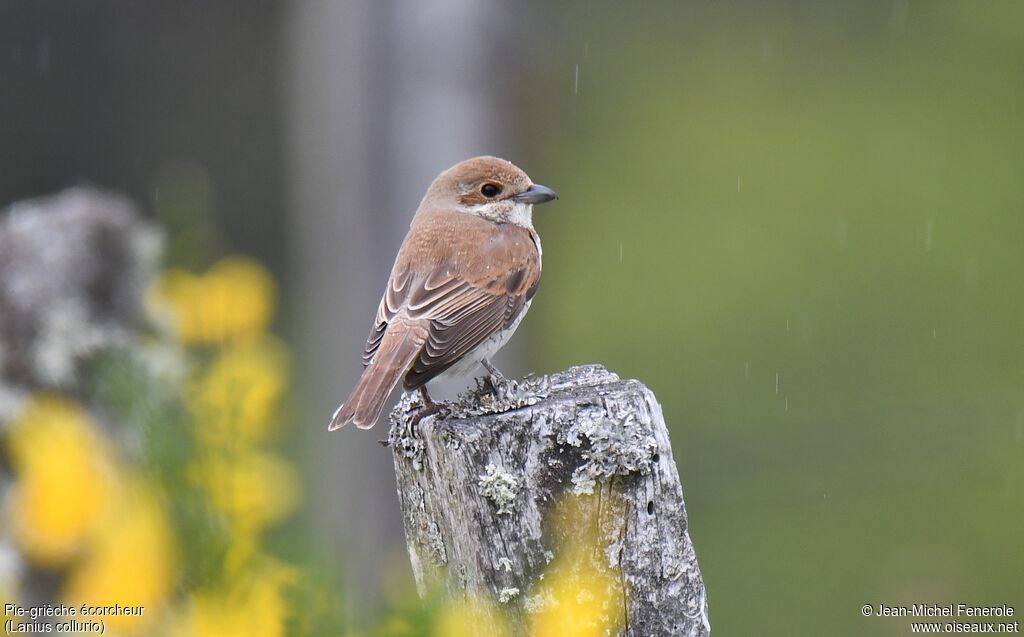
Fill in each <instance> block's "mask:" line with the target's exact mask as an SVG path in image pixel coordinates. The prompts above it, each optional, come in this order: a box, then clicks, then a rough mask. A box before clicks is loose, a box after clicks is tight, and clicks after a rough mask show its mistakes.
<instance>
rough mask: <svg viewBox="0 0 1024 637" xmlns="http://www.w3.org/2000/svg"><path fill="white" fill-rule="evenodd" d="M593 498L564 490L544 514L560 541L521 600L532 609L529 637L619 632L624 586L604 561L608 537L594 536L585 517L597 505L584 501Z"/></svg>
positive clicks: (584, 636)
mask: <svg viewBox="0 0 1024 637" xmlns="http://www.w3.org/2000/svg"><path fill="white" fill-rule="evenodd" d="M594 497H595V496H592V495H590V496H574V495H566V496H565V497H564V498H563V500H562V501H561V502H559V503H558V505H557V506H556V507H555V508H554V509H553V511H552V512H551V513H550V514H549V515H551V516H552V518H551V521H552V523H553V524H552V529H553V531H554V535H555V536H556V537H559V538H561V540H560V543H559V549H558V551H557V554H558V556H557V557H556V559H555V560H554V561H553V562H552V563H551V565H550V566H549V567H548V569H547V571H546V572H545V573H544V579H542V580H541V581H540V586H537V587H535V588H534V590H533V591H532V594H531V595H530V598H529V600H528V601H527V602H526V605H527V607H528V608H529V610H531V612H533V617H532V622H531V632H530V635H531V637H598V636H603V635H616V634H618V629H619V626H621V625H622V621H623V614H622V613H623V600H622V596H623V595H624V591H623V590H622V584H621V582H620V581H619V580H618V578H617V577H615V572H614V571H612V570H611V568H610V566H609V564H608V557H607V552H606V550H605V549H606V542H607V539H605V538H600V537H598V536H597V534H596V531H597V528H598V526H597V525H596V524H594V521H593V520H592V519H591V517H590V516H591V515H593V513H592V512H593V511H596V510H597V508H596V507H594V506H591V504H592V503H591V502H588V501H589V500H591V499H592V498H594ZM607 506H611V507H614V506H615V504H614V503H611V502H609V503H608V505H607Z"/></svg>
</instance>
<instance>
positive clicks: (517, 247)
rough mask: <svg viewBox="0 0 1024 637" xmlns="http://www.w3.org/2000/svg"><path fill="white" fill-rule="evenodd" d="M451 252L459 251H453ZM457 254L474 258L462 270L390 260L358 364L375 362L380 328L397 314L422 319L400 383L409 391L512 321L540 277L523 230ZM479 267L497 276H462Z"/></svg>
mask: <svg viewBox="0 0 1024 637" xmlns="http://www.w3.org/2000/svg"><path fill="white" fill-rule="evenodd" d="M514 231H516V230H514V229H509V230H508V232H509V233H512V232H514ZM518 232H523V233H527V232H528V231H527V230H525V229H519V230H518ZM452 254H455V255H457V254H459V252H458V251H457V250H454V249H453V250H452ZM462 254H470V255H472V256H471V257H470V258H471V259H477V261H476V262H472V263H469V264H468V266H467V265H466V264H465V263H464V264H463V267H458V266H459V263H457V262H453V261H452V260H447V259H441V260H439V261H437V262H433V263H423V262H415V260H412V259H410V260H409V262H408V263H404V264H403V263H402V262H401V261H400V262H397V263H396V264H395V268H394V270H393V271H392V274H391V279H390V280H389V282H388V286H387V288H386V290H385V292H384V296H383V298H381V301H380V305H379V307H378V309H377V315H376V317H375V318H374V323H373V326H372V327H371V329H370V335H369V337H368V338H367V341H366V348H365V349H364V352H363V364H364V365H369V363H370V361H372V360H373V356H374V354H375V353H376V351H377V349H378V348H379V347H380V344H381V341H382V340H383V338H384V333H385V332H386V331H387V329H388V326H389V325H390V324H392V323H393V322H394V321H395V320H396V319H399V320H402V321H413V322H421V323H423V324H425V325H426V326H427V330H428V336H427V340H426V342H425V343H424V345H423V347H422V349H421V351H420V353H419V355H418V356H417V357H416V358H415V359H414V363H413V365H412V367H411V368H410V369H409V371H408V374H407V375H406V377H405V383H404V384H405V387H406V389H415V388H417V387H421V386H423V385H424V384H426V383H427V382H429V381H430V380H431V379H433V378H435V377H436V376H438V375H439V374H441V373H443V372H444V371H445V370H447V369H448V368H449V367H451V366H452V365H454V364H455V363H456V362H458V361H459V359H461V358H462V357H463V356H465V355H466V354H468V353H469V352H471V351H473V350H474V349H475V348H476V347H478V346H479V345H480V344H482V343H483V342H484V341H486V340H487V339H488V338H489V337H491V336H492V335H493V334H495V333H497V332H499V331H501V330H503V329H505V328H507V327H509V326H510V325H511V324H512V323H513V322H514V321H515V320H516V318H517V317H518V316H519V313H520V312H521V311H522V310H523V307H524V305H525V304H526V303H527V302H528V301H529V300H530V299H531V298H532V297H533V294H534V292H535V291H536V289H537V285H538V283H539V281H540V254H539V252H538V251H537V249H536V247H535V243H534V241H533V239H532V236H527V237H526V240H524V237H523V236H522V235H512V234H509V236H508V237H507V238H506V239H502V238H501V237H499V238H498V239H497V240H495V239H491V240H489V241H488V244H487V246H484V247H481V246H479V245H477V246H474V249H473V250H470V251H463V253H462ZM488 258H491V259H494V260H493V264H495V265H493V266H492V267H488V265H489V264H490V263H491V262H488V261H486V259H488ZM509 266H512V267H509ZM481 270H484V271H488V270H489V271H491V272H494V271H497V272H498V274H492V275H490V276H488V277H487V278H484V279H480V280H470V279H469V278H467V277H466V276H465V275H466V274H472V273H474V272H480V271H481Z"/></svg>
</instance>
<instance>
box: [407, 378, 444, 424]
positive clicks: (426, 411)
mask: <svg viewBox="0 0 1024 637" xmlns="http://www.w3.org/2000/svg"><path fill="white" fill-rule="evenodd" d="M419 392H420V402H422V403H423V406H422V407H420V408H419V409H417V410H416V413H414V414H413V415H412V420H410V421H409V431H410V432H411V433H412V435H413V436H415V435H416V428H417V427H418V426H419V424H420V421H421V420H423V419H424V418H426V417H427V416H432V415H434V414H436V413H438V412H440V411H441V405H439V404H437V403H435V402H434V401H433V400H431V398H430V394H428V393H427V386H426V385H423V386H421V387H420V388H419Z"/></svg>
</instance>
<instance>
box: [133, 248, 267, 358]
mask: <svg viewBox="0 0 1024 637" xmlns="http://www.w3.org/2000/svg"><path fill="white" fill-rule="evenodd" d="M275 296H276V288H275V286H274V280H273V278H272V277H271V276H270V274H269V273H268V272H267V271H266V269H265V268H264V267H263V266H262V265H260V264H259V263H258V262H256V261H254V260H252V259H247V258H244V257H226V258H224V259H221V260H220V261H218V262H217V263H215V264H213V266H212V267H211V268H210V269H209V270H208V271H207V272H206V273H205V274H202V275H195V274H192V273H190V272H188V271H186V270H181V269H174V270H170V271H168V272H166V273H164V274H163V275H162V276H161V277H160V278H159V279H158V280H157V281H156V283H155V284H154V285H153V287H152V288H151V289H150V293H149V295H148V297H147V306H148V307H149V308H150V310H151V311H152V312H154V313H156V314H157V315H161V314H167V313H169V314H170V316H171V318H172V321H173V323H174V326H175V328H176V331H177V334H178V338H180V339H181V342H182V343H184V344H186V345H208V344H220V343H224V342H226V341H228V340H229V339H232V338H236V337H244V336H249V335H252V334H255V333H258V332H261V331H263V330H265V329H266V328H267V326H268V325H269V324H270V319H271V317H272V316H273V310H274V298H275Z"/></svg>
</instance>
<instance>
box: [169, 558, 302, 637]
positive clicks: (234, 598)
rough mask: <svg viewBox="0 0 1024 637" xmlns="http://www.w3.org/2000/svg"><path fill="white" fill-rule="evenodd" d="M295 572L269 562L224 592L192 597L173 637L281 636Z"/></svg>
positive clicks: (203, 593)
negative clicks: (287, 597)
mask: <svg viewBox="0 0 1024 637" xmlns="http://www.w3.org/2000/svg"><path fill="white" fill-rule="evenodd" d="M295 579H296V573H295V571H294V569H292V568H291V567H288V566H286V565H283V564H280V563H276V562H270V561H268V562H267V563H265V564H261V565H258V566H256V567H255V568H254V569H253V570H252V571H251V572H249V573H247V576H246V577H245V578H244V580H243V579H241V578H239V579H238V580H236V581H234V582H231V583H230V584H229V585H228V586H226V587H225V588H224V589H220V590H212V591H203V592H199V593H196V594H194V595H193V596H192V598H191V600H190V601H191V603H190V605H189V609H188V611H187V612H186V614H185V616H184V618H183V621H182V622H181V625H180V626H178V627H176V629H175V630H174V631H173V633H172V634H173V635H175V637H282V636H283V635H284V634H285V632H284V630H285V622H286V620H287V619H288V616H289V615H288V612H289V611H288V607H287V603H286V599H285V592H286V590H287V589H288V587H290V586H291V585H292V584H293V583H294V581H295Z"/></svg>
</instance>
